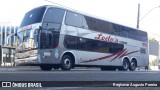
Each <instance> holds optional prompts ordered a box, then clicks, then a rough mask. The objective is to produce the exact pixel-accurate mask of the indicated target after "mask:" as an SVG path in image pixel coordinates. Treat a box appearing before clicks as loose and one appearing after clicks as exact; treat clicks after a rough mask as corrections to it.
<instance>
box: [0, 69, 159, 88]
mask: <svg viewBox="0 0 160 90" xmlns="http://www.w3.org/2000/svg"><path fill="white" fill-rule="evenodd" d="M0 81H64V82H66V81H92V82H98V81H104V82H105V81H115V82H116V81H129V82H132V81H152V82H153V81H155V82H156V81H160V71H150V70H149V71H145V70H138V71H101V70H100V69H99V68H76V69H73V70H71V71H62V70H52V71H41V70H40V68H39V67H0ZM97 85H98V83H97ZM100 86H101V85H100ZM0 89H3V90H11V89H12V90H107V89H108V90H128V89H129V90H159V89H160V87H105V86H103V87H99V86H98V87H97V86H88V87H86V86H85V87H83V86H82V87H81V86H78V87H76V86H74V87H42V88H0Z"/></svg>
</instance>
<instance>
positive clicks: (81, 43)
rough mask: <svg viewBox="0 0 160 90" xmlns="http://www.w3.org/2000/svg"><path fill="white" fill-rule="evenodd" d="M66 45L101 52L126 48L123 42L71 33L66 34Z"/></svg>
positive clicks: (70, 47)
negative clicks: (100, 39) (94, 38)
mask: <svg viewBox="0 0 160 90" xmlns="http://www.w3.org/2000/svg"><path fill="white" fill-rule="evenodd" d="M64 45H65V47H66V48H68V49H77V50H83V51H90V52H100V53H117V52H119V51H121V50H123V48H124V45H123V44H118V43H112V42H104V41H98V40H93V39H87V38H80V37H75V36H69V35H67V36H65V40H64Z"/></svg>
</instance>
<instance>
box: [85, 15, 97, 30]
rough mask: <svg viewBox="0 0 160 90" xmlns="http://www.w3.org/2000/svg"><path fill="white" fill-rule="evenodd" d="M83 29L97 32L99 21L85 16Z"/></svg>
mask: <svg viewBox="0 0 160 90" xmlns="http://www.w3.org/2000/svg"><path fill="white" fill-rule="evenodd" d="M83 27H84V28H86V29H90V30H97V20H96V19H95V18H91V17H88V16H84V17H83Z"/></svg>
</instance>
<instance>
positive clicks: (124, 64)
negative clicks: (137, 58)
mask: <svg viewBox="0 0 160 90" xmlns="http://www.w3.org/2000/svg"><path fill="white" fill-rule="evenodd" d="M129 66H130V65H129V61H128V60H127V59H124V60H123V64H122V66H121V67H120V68H119V70H122V71H127V70H128V69H129Z"/></svg>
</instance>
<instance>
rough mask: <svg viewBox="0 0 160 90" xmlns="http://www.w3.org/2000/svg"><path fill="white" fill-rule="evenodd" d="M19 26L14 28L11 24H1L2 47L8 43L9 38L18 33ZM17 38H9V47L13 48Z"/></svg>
mask: <svg viewBox="0 0 160 90" xmlns="http://www.w3.org/2000/svg"><path fill="white" fill-rule="evenodd" d="M17 30H18V26H13V25H11V24H10V23H9V22H0V45H2V46H4V45H5V44H6V43H7V36H8V35H10V34H13V33H16V32H17ZM15 39H16V38H15V37H14V36H12V37H11V38H9V42H8V44H9V46H13V44H14V42H15Z"/></svg>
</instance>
